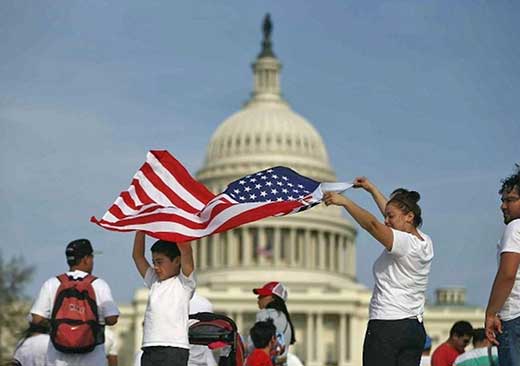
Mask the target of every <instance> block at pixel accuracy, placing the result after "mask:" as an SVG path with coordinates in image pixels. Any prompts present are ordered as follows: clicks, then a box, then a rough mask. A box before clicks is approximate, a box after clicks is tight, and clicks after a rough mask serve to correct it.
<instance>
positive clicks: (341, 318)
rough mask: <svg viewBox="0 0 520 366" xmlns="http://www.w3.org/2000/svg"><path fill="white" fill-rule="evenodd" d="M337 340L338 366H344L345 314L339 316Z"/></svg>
mask: <svg viewBox="0 0 520 366" xmlns="http://www.w3.org/2000/svg"><path fill="white" fill-rule="evenodd" d="M338 327H339V329H338V330H339V332H338V334H339V340H338V343H337V346H338V351H337V352H338V366H346V363H347V347H348V340H347V314H345V313H341V314H339V325H338Z"/></svg>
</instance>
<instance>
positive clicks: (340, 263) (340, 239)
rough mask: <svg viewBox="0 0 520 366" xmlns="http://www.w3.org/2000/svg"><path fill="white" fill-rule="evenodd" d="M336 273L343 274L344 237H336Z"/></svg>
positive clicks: (344, 257)
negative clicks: (337, 259)
mask: <svg viewBox="0 0 520 366" xmlns="http://www.w3.org/2000/svg"><path fill="white" fill-rule="evenodd" d="M338 254H339V255H338V258H339V261H338V272H339V273H345V262H346V259H347V258H346V251H345V237H344V236H343V235H339V237H338Z"/></svg>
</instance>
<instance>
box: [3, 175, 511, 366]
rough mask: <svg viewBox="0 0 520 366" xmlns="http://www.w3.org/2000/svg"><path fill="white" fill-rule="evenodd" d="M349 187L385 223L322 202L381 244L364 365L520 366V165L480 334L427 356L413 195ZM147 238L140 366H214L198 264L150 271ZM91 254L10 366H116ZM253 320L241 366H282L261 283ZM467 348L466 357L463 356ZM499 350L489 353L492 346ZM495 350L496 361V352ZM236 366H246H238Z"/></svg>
mask: <svg viewBox="0 0 520 366" xmlns="http://www.w3.org/2000/svg"><path fill="white" fill-rule="evenodd" d="M354 187H355V188H360V189H363V190H365V191H366V192H368V193H369V194H370V195H371V196H372V198H373V199H374V201H375V203H376V205H377V206H378V208H379V210H380V211H381V214H382V215H383V217H384V220H379V219H377V217H376V216H374V215H372V214H371V213H370V212H368V211H367V210H365V209H363V208H362V207H360V206H359V205H357V204H356V203H355V202H353V201H352V200H351V199H349V198H348V197H346V196H344V195H340V194H338V193H333V192H326V193H325V194H324V197H323V201H324V202H325V204H326V205H338V206H341V207H343V208H344V209H345V210H346V211H347V212H348V213H349V214H350V215H351V216H352V218H353V219H354V220H355V221H356V222H357V223H358V224H359V225H360V226H361V227H362V228H363V229H364V230H366V231H367V232H368V233H369V234H370V235H371V236H373V238H374V239H375V240H376V241H377V242H378V243H380V244H381V245H382V252H381V255H380V256H379V257H378V259H377V260H376V261H375V263H374V265H373V275H374V279H375V284H374V288H373V293H372V298H371V301H370V306H369V321H368V324H367V330H366V334H365V339H364V345H363V365H364V366H381V365H395V366H408V365H410V366H411V365H414V366H417V365H420V364H421V365H428V364H429V365H431V366H452V365H457V366H466V365H500V366H519V365H520V269H519V266H520V166H517V171H516V172H515V173H514V174H513V175H511V176H509V177H508V178H506V179H504V180H503V181H502V186H501V188H500V190H499V194H500V196H501V201H502V204H501V206H500V207H501V210H502V213H503V217H504V223H505V225H506V227H505V230H504V234H503V236H502V239H501V240H500V243H499V245H498V248H497V249H498V252H497V259H498V270H497V274H496V277H495V280H494V283H493V285H492V288H491V294H490V298H489V302H488V306H487V309H486V316H485V319H483V322H484V324H485V328H478V329H473V327H472V326H471V324H469V323H468V322H466V321H459V322H456V323H455V324H454V325H453V327H452V328H451V330H450V335H449V338H448V339H447V340H446V341H445V342H444V343H442V344H441V345H440V346H439V347H437V348H436V349H435V350H434V351H433V353H432V354H431V357H430V356H429V353H430V351H431V338H430V337H428V336H427V334H426V331H425V327H424V322H423V313H424V306H425V291H426V288H427V284H428V277H429V273H430V267H431V263H432V261H433V258H434V251H433V243H432V240H431V238H430V237H429V236H428V235H427V234H426V233H424V232H423V231H422V230H421V229H420V227H421V225H422V212H421V208H420V206H419V204H418V202H419V200H420V195H419V193H417V192H415V191H410V190H406V189H403V188H399V189H396V190H394V191H393V192H392V194H390V196H389V197H388V198H386V197H385V196H384V194H383V193H381V191H380V190H379V189H378V188H377V187H376V186H375V185H374V184H373V183H372V182H370V181H369V180H368V179H367V178H364V177H359V178H356V179H355V181H354ZM145 237H146V235H145V233H144V232H140V231H137V232H136V234H135V239H134V246H133V251H132V257H133V260H134V263H135V266H136V268H137V271H138V272H139V273H140V275H141V276H142V277H143V280H144V283H145V285H146V287H148V289H149V297H148V303H147V307H146V310H145V315H144V322H143V340H142V345H141V352H140V353H139V354H138V355H137V357H136V365H142V366H148V365H150V366H151V365H153V366H162V365H174V366H186V365H188V364H190V365H196V366H203V365H209V366H214V365H215V364H216V362H217V360H216V359H215V357H214V354H215V353H214V352H212V351H211V350H210V349H209V348H208V347H204V346H200V345H199V346H198V348H197V347H194V345H190V342H189V338H188V329H189V325H190V320H189V314H190V313H194V312H197V313H198V312H202V311H203V312H212V311H213V309H212V306H211V304H210V303H208V302H207V299H204V298H201V297H200V296H198V295H197V294H196V293H195V289H196V280H195V275H194V272H195V264H194V260H193V254H192V247H191V244H190V243H189V242H188V243H172V242H167V241H163V240H158V241H156V242H155V243H154V244H153V245H152V246H151V258H152V262H151V264H150V263H149V262H148V260H147V259H146V256H145ZM94 254H95V252H94V250H93V248H92V245H91V243H90V242H89V241H88V240H87V239H78V240H74V241H72V242H71V243H69V244H68V245H67V247H66V260H67V264H68V266H69V270H68V271H67V272H65V273H63V274H61V275H58V276H56V277H51V278H50V279H48V280H47V281H46V282H45V283H44V284H43V286H42V287H41V290H40V292H39V295H38V296H37V298H36V300H35V301H34V304H33V306H32V308H31V310H30V314H29V318H30V319H29V321H30V323H29V327H28V329H27V330H26V332H24V334H23V336H22V337H21V340H20V342H19V343H18V346H17V348H16V351H15V354H14V356H13V364H14V365H22V366H39V365H57V366H68V365H78V366H83V365H85V366H99V365H107V364H108V365H111V366H113V365H117V356H115V355H116V354H117V352H116V351H115V349H116V348H117V345H115V344H114V337H113V335H112V334H111V333H110V330H109V329H110V327H111V326H113V325H115V324H116V323H117V321H118V318H119V310H118V307H117V305H116V303H115V301H114V300H113V298H112V294H111V290H110V287H109V286H108V284H107V283H106V282H105V281H104V280H103V279H101V278H97V277H95V276H94V275H93V274H92V271H93V267H94ZM253 293H254V294H256V295H257V300H258V307H259V311H258V313H257V315H256V322H255V324H254V325H253V327H252V328H251V329H250V331H249V334H248V335H247V336H246V337H245V339H246V342H245V343H246V347H245V348H246V354H247V355H248V356H247V358H246V360H245V365H247V366H286V365H287V360H288V355H289V348H290V346H291V345H292V344H294V343H295V342H296V337H295V329H294V325H293V323H292V321H291V316H290V313H289V311H288V309H287V304H286V302H287V296H288V294H287V288H286V287H285V286H284V285H283V284H282V283H280V282H276V281H273V282H269V283H266V284H265V285H264V286H262V287H259V288H255V289H253ZM471 341H473V349H472V350H470V351H468V352H464V351H465V348H466V346H467V345H468V344H469V343H470V342H471ZM495 346H496V347H495ZM497 348H498V352H497ZM236 366H242V365H236Z"/></svg>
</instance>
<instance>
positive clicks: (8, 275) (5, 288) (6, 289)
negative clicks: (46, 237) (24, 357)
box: [0, 252, 34, 364]
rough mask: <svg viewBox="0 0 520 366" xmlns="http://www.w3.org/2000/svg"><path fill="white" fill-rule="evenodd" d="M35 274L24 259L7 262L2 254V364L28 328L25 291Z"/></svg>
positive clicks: (0, 274)
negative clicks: (21, 334) (22, 332)
mask: <svg viewBox="0 0 520 366" xmlns="http://www.w3.org/2000/svg"><path fill="white" fill-rule="evenodd" d="M33 273H34V267H33V266H30V265H27V264H26V263H25V260H24V259H23V258H22V257H12V258H10V259H9V260H6V259H4V256H3V255H2V252H0V364H3V362H5V361H6V360H7V359H9V358H10V357H11V355H12V351H13V349H14V345H15V344H16V340H17V337H18V335H19V334H20V333H21V331H22V330H23V329H24V328H26V327H27V321H26V320H25V317H26V315H27V311H28V306H29V301H27V298H26V297H25V295H24V289H25V286H26V285H27V284H28V283H29V282H30V280H31V279H32V276H33Z"/></svg>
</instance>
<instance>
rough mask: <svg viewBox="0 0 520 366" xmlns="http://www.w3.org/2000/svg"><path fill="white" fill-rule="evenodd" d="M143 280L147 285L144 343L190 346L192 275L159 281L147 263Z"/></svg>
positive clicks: (180, 274) (145, 344)
mask: <svg viewBox="0 0 520 366" xmlns="http://www.w3.org/2000/svg"><path fill="white" fill-rule="evenodd" d="M144 284H145V286H146V287H148V288H149V289H150V294H149V295H148V304H147V305H146V311H145V313H144V329H143V347H152V346H169V347H179V348H186V349H189V348H190V343H189V341H188V307H189V301H190V299H191V297H192V296H193V292H194V291H195V286H196V283H195V276H194V273H193V272H192V273H191V274H190V276H189V277H186V276H185V275H184V274H183V273H182V270H181V271H180V273H179V275H178V276H174V277H171V278H168V279H166V280H164V281H159V278H158V277H157V275H156V274H155V271H154V270H153V269H152V268H151V267H149V268H148V270H147V271H146V274H145V276H144Z"/></svg>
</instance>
